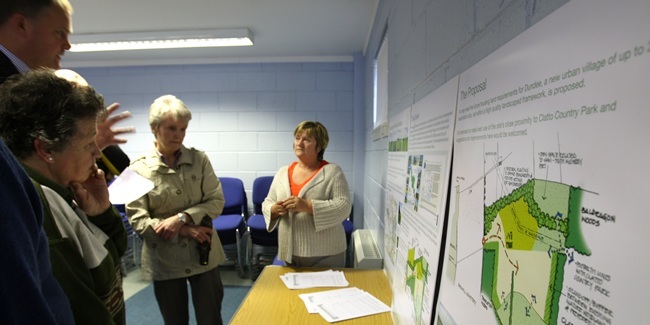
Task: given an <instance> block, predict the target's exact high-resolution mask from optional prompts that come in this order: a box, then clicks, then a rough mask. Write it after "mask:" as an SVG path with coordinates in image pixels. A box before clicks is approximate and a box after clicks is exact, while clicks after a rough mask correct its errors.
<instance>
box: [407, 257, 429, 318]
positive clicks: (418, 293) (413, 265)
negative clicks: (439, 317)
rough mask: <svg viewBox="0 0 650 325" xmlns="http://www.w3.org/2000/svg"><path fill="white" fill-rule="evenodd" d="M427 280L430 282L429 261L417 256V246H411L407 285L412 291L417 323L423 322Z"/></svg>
mask: <svg viewBox="0 0 650 325" xmlns="http://www.w3.org/2000/svg"><path fill="white" fill-rule="evenodd" d="M427 282H429V263H428V262H427V260H425V259H424V258H423V257H422V256H420V257H418V258H415V248H410V249H409V250H408V259H407V261H406V287H407V288H409V289H410V291H411V298H412V299H413V307H414V308H415V310H414V312H415V319H416V324H422V305H423V303H424V289H425V288H426V284H427Z"/></svg>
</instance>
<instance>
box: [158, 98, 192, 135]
mask: <svg viewBox="0 0 650 325" xmlns="http://www.w3.org/2000/svg"><path fill="white" fill-rule="evenodd" d="M167 117H171V118H174V119H177V120H181V121H183V122H189V121H190V120H191V119H192V112H190V110H189V109H188V108H187V106H185V103H183V101H182V100H180V99H178V98H176V96H174V95H163V96H160V97H158V98H156V100H154V101H153V104H151V108H149V125H150V126H151V129H152V130H156V129H158V126H160V123H162V121H163V120H164V119H165V118H167Z"/></svg>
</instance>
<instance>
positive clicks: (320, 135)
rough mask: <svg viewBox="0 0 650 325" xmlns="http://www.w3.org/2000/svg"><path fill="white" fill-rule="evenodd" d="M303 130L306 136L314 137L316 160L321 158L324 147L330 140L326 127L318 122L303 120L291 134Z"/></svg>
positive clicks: (323, 153)
mask: <svg viewBox="0 0 650 325" xmlns="http://www.w3.org/2000/svg"><path fill="white" fill-rule="evenodd" d="M302 132H305V133H306V134H307V136H310V137H313V138H314V139H316V150H317V151H318V160H319V161H320V160H323V156H324V155H325V149H327V145H328V144H329V142H330V137H329V135H328V134H327V128H325V126H324V125H323V124H321V123H320V122H314V121H303V122H300V124H298V126H297V127H296V130H295V131H293V136H294V137H295V136H296V135H298V134H300V133H302Z"/></svg>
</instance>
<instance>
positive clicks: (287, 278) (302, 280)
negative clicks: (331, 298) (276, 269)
mask: <svg viewBox="0 0 650 325" xmlns="http://www.w3.org/2000/svg"><path fill="white" fill-rule="evenodd" d="M280 279H282V282H284V284H285V285H286V286H287V288H289V289H307V288H318V287H347V286H348V285H349V283H348V281H347V280H346V279H345V274H343V272H341V271H333V270H327V271H322V272H300V273H295V272H290V273H285V274H284V275H281V276H280Z"/></svg>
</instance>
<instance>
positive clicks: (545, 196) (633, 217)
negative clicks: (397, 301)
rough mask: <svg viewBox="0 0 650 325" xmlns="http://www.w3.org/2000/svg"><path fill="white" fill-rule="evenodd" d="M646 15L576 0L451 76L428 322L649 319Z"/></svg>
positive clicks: (629, 6) (648, 9)
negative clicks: (455, 87)
mask: <svg viewBox="0 0 650 325" xmlns="http://www.w3.org/2000/svg"><path fill="white" fill-rule="evenodd" d="M649 14H650V1H647V0H635V1H607V0H598V1H594V0H573V1H570V2H568V3H567V4H566V5H564V6H563V7H561V8H559V9H558V10H557V11H556V12H554V13H552V14H550V15H549V16H547V17H546V18H545V19H543V20H542V21H540V22H539V23H537V24H536V25H535V26H533V27H531V28H530V29H529V30H527V31H525V32H524V33H522V34H520V35H519V36H517V37H516V38H515V39H513V40H512V41H511V42H509V43H507V44H506V45H504V46H503V47H501V48H499V49H498V50H497V51H495V52H494V53H492V54H491V55H489V56H488V57H486V58H485V59H483V60H482V61H481V62H479V63H478V64H476V65H475V66H474V67H472V68H470V69H469V70H467V71H466V72H464V73H462V74H461V75H460V84H459V94H458V110H457V117H456V121H457V122H456V132H455V138H454V145H455V146H454V159H453V162H454V163H453V174H452V178H451V182H452V184H451V186H452V190H451V193H450V194H449V195H450V208H449V224H448V236H447V238H448V243H447V250H446V253H445V267H444V271H443V274H442V276H441V281H442V284H441V291H440V299H439V304H438V314H437V315H438V317H437V321H438V322H440V323H442V324H454V323H457V324H640V323H647V311H646V309H647V294H648V292H650V281H649V280H648V275H647V273H648V267H649V266H650V262H649V261H648V259H647V257H648V256H650V237H649V236H647V234H646V230H647V229H650V218H648V216H647V215H648V213H647V211H648V208H647V206H646V203H647V202H648V198H650V189H649V187H648V186H647V184H646V183H647V182H648V181H650V168H648V162H649V161H650V146H649V145H648V140H649V139H650V127H649V125H648V123H650V109H649V105H650V20H649V19H648V15H649Z"/></svg>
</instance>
